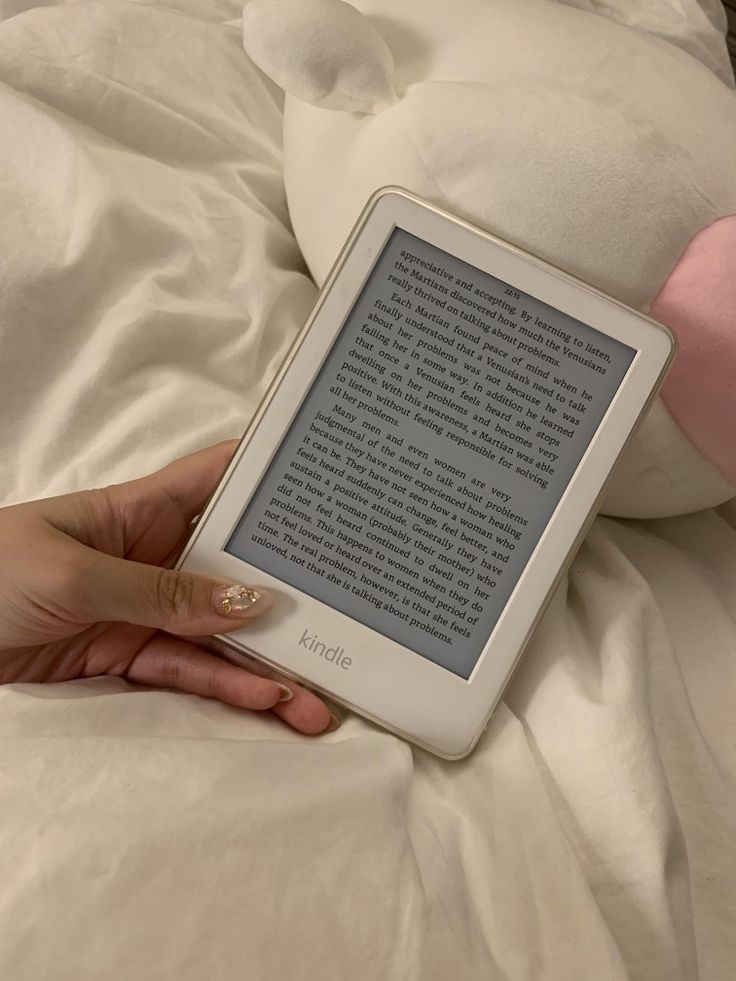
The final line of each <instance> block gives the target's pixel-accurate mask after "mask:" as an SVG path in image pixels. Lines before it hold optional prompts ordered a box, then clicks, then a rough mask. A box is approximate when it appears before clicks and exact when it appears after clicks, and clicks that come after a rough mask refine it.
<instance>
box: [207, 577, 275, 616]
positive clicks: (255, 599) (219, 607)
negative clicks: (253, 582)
mask: <svg viewBox="0 0 736 981" xmlns="http://www.w3.org/2000/svg"><path fill="white" fill-rule="evenodd" d="M265 599H266V594H265V593H259V592H258V590H257V589H251V587H250V586H241V585H240V584H239V583H232V584H231V585H229V586H215V588H214V590H213V591H212V605H213V606H214V608H215V610H216V611H217V613H219V614H220V616H223V617H235V618H237V617H242V616H243V614H244V613H248V614H249V615H251V614H252V615H253V616H255V615H256V614H257V613H260V611H261V606H265V602H264V601H265Z"/></svg>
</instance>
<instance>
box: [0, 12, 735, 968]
mask: <svg viewBox="0 0 736 981" xmlns="http://www.w3.org/2000/svg"><path fill="white" fill-rule="evenodd" d="M550 2H552V0H550ZM586 6H588V7H591V8H592V7H595V6H597V5H596V4H593V3H587V2H586ZM606 6H611V5H606ZM612 7H613V9H614V12H615V11H618V15H619V16H620V18H621V19H622V20H624V21H625V22H629V21H631V20H632V19H633V20H636V17H635V14H634V5H632V4H624V3H623V0H617V3H616V4H614V5H612ZM656 7H657V9H658V11H659V16H660V17H663V14H662V11H669V12H670V14H671V16H669V17H664V18H663V22H662V35H663V36H665V37H667V35H668V34H669V35H674V36H675V38H676V39H677V38H679V42H678V43H681V46H683V47H685V49H686V50H690V51H691V52H693V53H694V55H698V56H700V55H699V52H701V54H702V51H703V50H704V51H707V52H708V54H707V56H705V55H704V56H703V60H704V61H706V63H709V67H711V68H712V69H713V70H715V71H718V70H719V66H721V67H722V51H721V47H720V46H722V43H723V42H722V35H721V34H720V29H721V28H720V26H719V25H721V17H720V13H719V11H718V10H717V9H716V7H715V5H714V4H713V3H711V2H708V3H704V4H703V5H702V7H701V6H698V5H697V4H695V3H694V2H690V3H685V2H683V3H674V2H673V3H663V4H658V5H656ZM654 9H655V5H651V6H650V5H646V4H645V5H640V6H639V11H640V13H639V16H640V17H641V18H643V19H645V20H647V24H646V25H645V27H646V29H651V24H650V22H651V21H652V19H653V13H652V11H654ZM646 11H648V15H647V17H646V18H645V17H644V12H646ZM239 12H240V10H239V5H238V4H237V3H231V2H229V0H208V2H204V0H158V2H146V0H138V2H128V0H126V2H123V0H109V2H77V3H74V2H72V3H66V4H53V5H52V4H48V5H41V4H37V3H33V2H30V0H0V148H1V149H0V214H1V215H2V220H0V378H1V382H2V388H1V390H2V410H3V411H2V414H1V415H0V493H1V494H2V499H3V502H4V503H9V502H11V501H16V500H22V499H27V498H31V497H34V496H41V495H46V494H52V493H58V492H61V491H66V490H71V489H75V488H78V487H82V486H87V485H91V484H102V483H109V482H111V481H115V480H120V479H124V478H127V477H130V476H134V475H137V474H139V473H141V472H144V471H147V470H151V469H153V468H155V467H157V466H159V465H160V464H162V463H164V462H166V461H168V460H169V459H171V458H173V457H175V456H178V455H180V454H182V453H184V452H187V451H189V450H192V449H195V448H198V447H200V446H204V445H207V444H208V443H211V442H213V441H215V440H217V439H220V438H224V437H227V436H234V435H237V434H238V433H239V432H240V431H241V430H242V429H243V427H244V425H245V423H246V422H247V420H248V418H249V416H250V415H251V413H252V412H253V410H254V408H255V406H256V405H257V403H258V401H259V399H260V396H261V395H262V393H263V391H264V389H265V386H266V385H267V383H268V381H269V379H270V377H271V375H272V374H273V372H274V370H275V369H276V366H277V365H278V364H279V362H280V360H281V358H282V357H283V355H284V353H285V351H286V348H287V346H288V344H289V342H290V340H291V338H292V337H293V336H294V333H295V331H296V330H297V329H298V327H299V326H300V324H301V323H302V321H303V319H304V317H305V316H306V314H307V312H308V310H309V309H310V306H311V304H312V302H313V300H314V297H315V295H316V290H315V287H314V285H313V283H312V281H311V280H310V279H309V277H308V275H307V272H306V269H305V267H304V264H303V261H302V257H301V255H300V252H299V249H298V247H297V244H296V242H295V240H294V237H293V234H292V232H291V228H290V224H289V215H288V210H287V207H286V201H285V196H284V189H283V182H282V174H281V99H280V95H279V93H278V92H277V91H276V90H275V89H274V88H273V87H272V86H271V85H270V83H269V82H267V81H266V80H265V79H264V77H263V76H262V75H261V74H260V73H259V72H258V70H257V69H256V68H255V67H254V66H253V65H252V64H250V63H249V61H248V60H247V58H246V57H245V55H244V54H243V51H242V48H241V46H240V38H239V31H238V27H237V25H236V24H231V23H229V22H231V21H233V20H236V19H237V18H238V16H239ZM626 18H628V20H626ZM633 26H637V25H636V24H634V25H633ZM668 39H669V40H673V38H672V36H670V37H669V38H668ZM688 45H689V47H688ZM696 49H697V50H696ZM709 59H710V61H709ZM734 555H736V510H734V505H726V506H724V507H723V508H721V509H718V510H716V511H706V512H701V513H697V514H693V515H688V516H684V517H678V518H670V519H667V520H659V521H620V520H613V519H609V518H600V519H598V520H597V521H596V523H595V525H594V527H593V529H592V531H591V533H590V535H589V536H588V538H587V540H586V542H585V544H584V545H583V547H582V549H581V551H580V553H579V555H578V557H577V558H576V560H575V563H574V564H573V566H572V568H571V570H570V572H569V574H568V575H567V576H566V577H565V579H564V581H563V582H562V583H561V585H560V587H559V589H558V590H557V593H556V595H555V597H554V600H553V602H552V604H551V606H550V608H549V609H548V611H547V613H546V615H545V617H544V620H543V622H542V624H541V627H540V629H539V630H538V632H537V634H536V636H535V638H534V640H533V642H532V644H531V647H530V649H529V651H528V653H527V655H526V657H525V659H524V661H523V663H522V666H521V669H520V671H519V672H518V674H517V676H516V678H515V680H514V682H513V684H512V686H511V687H510V689H509V691H508V693H507V696H506V698H505V699H504V703H503V704H502V706H501V707H500V709H499V710H498V712H497V713H496V714H495V716H494V718H493V721H492V723H491V725H490V726H489V728H488V730H487V731H486V733H485V734H484V736H483V738H482V740H481V743H480V745H479V747H478V749H477V751H476V753H475V754H474V755H473V756H472V757H470V758H469V759H467V760H465V761H463V762H461V763H454V764H451V763H444V762H441V761H439V760H436V759H434V758H432V757H430V756H428V755H426V754H424V753H423V752H420V751H418V750H414V749H411V748H410V747H409V746H407V745H406V744H404V743H402V742H401V741H400V740H398V739H396V738H394V737H393V736H390V735H388V734H385V733H383V732H381V731H379V730H378V729H377V728H375V727H373V726H371V725H369V724H368V723H365V722H363V721H361V720H359V719H357V718H354V717H348V718H346V720H345V722H344V724H343V726H342V727H341V728H340V729H339V730H338V731H337V732H335V733H333V734H331V735H329V736H326V737H322V738H320V739H317V740H309V739H306V738H304V737H300V736H297V735H296V734H295V733H292V732H291V731H289V730H287V729H286V728H285V727H283V726H282V725H281V724H279V723H278V722H277V721H276V720H274V719H271V718H264V717H255V716H252V715H247V714H243V713H240V712H237V711H235V710H233V709H229V708H227V707H225V706H222V705H218V704H215V703H213V702H210V701H206V700H203V699H198V698H195V697H189V696H184V695H178V694H174V693H154V692H150V691H145V690H142V689H137V688H133V687H132V686H129V685H127V684H126V683H124V682H122V681H120V680H117V679H96V680H91V681H85V682H78V683H73V684H66V685H59V686H49V687H44V686H33V685H14V686H8V687H6V688H3V689H0V768H1V775H0V815H1V817H0V879H1V881H2V883H3V888H2V890H0V977H3V978H9V979H10V978H12V979H13V981H37V979H40V978H54V979H55V981H65V979H70V981H71V979H74V981H87V979H89V981H103V979H108V978H109V979H115V981H121V979H126V978H131V979H132V978H135V979H136V981H139V979H144V981H147V979H151V981H153V979H161V978H169V977H171V978H173V977H176V978H178V979H181V981H199V979H202V978H207V979H208V981H209V979H212V981H218V979H223V981H229V979H234V978H248V979H255V978H268V979H272V978H273V979H282V978H308V979H311V978H317V977H319V978H325V979H335V981H338V979H339V981H342V979H345V978H347V977H354V978H359V979H361V981H363V979H376V981H379V979H392V981H393V979H396V981H434V979H444V978H447V977H453V978H456V979H463V981H464V979H476V978H483V979H485V978H504V979H506V978H508V979H513V981H516V979H530V981H531V979H535V981H536V979H540V978H543V979H545V981H547V979H557V978H559V979H565V981H569V979H586V981H587V979H588V978H595V979H596V981H597V979H611V981H623V979H629V978H631V979H642V981H660V979H661V981H677V979H682V981H695V979H697V978H703V979H725V978H729V977H731V976H732V973H733V965H734V964H735V963H736V941H735V940H734V937H733V930H732V923H733V919H734V914H736V885H735V883H736V874H735V873H736V776H735V774H736V739H735V738H734V735H735V732H736V724H735V723H734V719H733V692H734V690H736V562H734Z"/></svg>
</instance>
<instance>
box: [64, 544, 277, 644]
mask: <svg viewBox="0 0 736 981" xmlns="http://www.w3.org/2000/svg"><path fill="white" fill-rule="evenodd" d="M77 549H78V550H83V551H78V552H77V554H76V555H75V582H74V585H73V590H72V589H71V587H70V589H69V590H68V591H70V592H71V591H73V595H74V599H73V602H74V606H75V608H76V618H77V620H78V621H81V622H84V623H96V622H101V621H109V620H112V621H114V622H118V623H121V622H122V623H132V624H135V625H136V626H141V627H155V628H158V629H160V630H166V631H168V632H169V633H174V634H180V635H181V636H184V637H203V636H207V635H210V634H218V633H226V632H229V631H231V630H237V629H239V628H241V627H243V626H245V625H246V624H247V623H248V622H249V621H251V620H253V619H254V618H255V617H257V616H261V615H262V614H264V613H266V612H267V611H268V610H269V609H270V608H271V607H272V606H273V597H272V596H271V595H270V594H269V593H268V592H267V591H265V590H263V589H261V588H259V587H252V586H250V585H248V584H244V583H233V582H231V581H227V580H222V579H211V578H209V577H208V576H200V575H194V574H193V573H190V572H181V571H179V570H176V569H165V568H161V567H160V566H154V565H146V564H144V563H142V562H131V561H130V560H129V559H118V558H116V557H114V556H111V555H106V554H105V553H103V552H96V551H95V550H94V549H89V548H86V547H85V546H83V545H78V546H77Z"/></svg>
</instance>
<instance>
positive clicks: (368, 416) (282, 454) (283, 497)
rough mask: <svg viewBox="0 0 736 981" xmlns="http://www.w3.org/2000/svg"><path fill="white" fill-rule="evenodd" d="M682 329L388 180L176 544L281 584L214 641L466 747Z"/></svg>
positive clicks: (354, 705)
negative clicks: (244, 623)
mask: <svg viewBox="0 0 736 981" xmlns="http://www.w3.org/2000/svg"><path fill="white" fill-rule="evenodd" d="M674 350H675V342H674V338H673V336H672V334H671V333H670V332H669V331H668V330H667V329H666V328H665V327H664V326H662V325H661V324H659V323H657V322H655V321H654V320H651V319H650V318H648V317H646V316H643V315H642V314H640V313H637V312H636V311H635V310H632V309H629V308H628V307H626V306H624V305H622V304H621V303H619V302H617V301H616V300H613V299H611V298H610V297H607V296H605V295H603V294H601V293H599V292H598V291H597V290H595V289H592V288H591V287H589V286H586V285H585V284H583V283H581V282H579V281H577V280H575V279H573V278H572V277H570V276H568V275H566V274H565V273H563V272H561V271H560V270H558V269H555V268H553V267H552V266H550V265H548V264H547V263H545V262H542V261H541V260H539V259H536V258H534V257H533V256H531V255H527V254H526V253H524V252H522V251H521V250H519V249H517V248H515V247H513V246H511V245H508V244H507V243H505V242H503V241H500V240H499V239H497V238H495V237H493V236H492V235H489V234H487V233H486V232H483V231H481V230H480V229H478V228H475V227H473V226H472V225H470V224H468V223H467V222H465V221H461V220H460V219H458V218H455V217H453V216H452V215H449V214H446V213H444V212H443V211H441V210H439V209H438V208H436V207H434V206H433V205H430V204H428V203H426V202H424V201H422V200H420V199H419V198H417V197H415V196H414V195H412V194H409V193H408V192H406V191H403V190H401V189H399V188H385V189H382V190H380V191H378V192H377V193H376V194H375V195H374V196H373V197H372V198H371V200H370V201H369V203H368V205H367V207H366V209H365V211H364V213H363V215H362V216H361V218H360V220H359V221H358V224H357V225H356V227H355V229H354V230H353V232H352V234H351V235H350V238H349V239H348V241H347V243H346V245H345V247H344V249H343V251H342V253H341V254H340V256H339V258H338V260H337V263H336V264H335V267H334V268H333V270H332V272H331V273H330V276H329V277H328V279H327V282H326V283H325V285H324V288H323V289H322V292H321V293H320V296H319V299H318V301H317V304H316V307H315V309H314V311H313V313H312V314H311V316H310V318H309V320H308V321H307V323H306V324H305V326H304V328H303V330H302V331H301V332H300V333H299V335H298V337H297V339H296V341H295V343H294V345H293V347H292V348H291V350H290V352H289V354H288V357H287V358H286V361H285V362H284V364H283V365H282V367H281V369H280V370H279V372H278V374H277V376H276V378H275V379H274V381H273V384H272V385H271V387H270V389H269V391H268V393H267V395H266V397H265V399H264V400H263V402H262V404H261V405H260V406H259V408H258V410H257V412H256V414H255V416H254V418H253V420H252V422H251V424H250V426H249V427H248V429H247V431H246V433H245V435H244V436H243V439H242V442H241V444H240V446H239V448H238V450H237V452H236V453H235V456H234V458H233V460H232V463H231V465H230V467H229V469H228V471H227V473H226V474H225V476H224V478H223V480H222V482H221V484H220V486H219V487H218V488H217V491H216V492H215V494H214V496H213V498H212V500H211V502H210V503H209V505H208V507H207V509H206V511H205V512H204V514H203V515H202V517H201V519H200V521H199V523H198V525H197V528H196V530H195V532H194V534H193V536H192V538H191V540H190V541H189V543H188V545H187V547H186V549H185V550H184V553H183V555H182V558H181V560H180V563H179V567H180V568H182V569H187V570H190V571H192V572H199V573H204V574H208V575H212V576H217V577H231V578H232V579H233V580H234V581H237V582H243V583H247V584H249V585H253V586H255V587H256V588H258V587H259V586H262V587H264V588H266V589H268V590H269V591H271V592H272V593H273V594H275V597H276V604H275V606H274V608H273V610H272V611H271V612H269V613H268V614H267V615H266V616H264V617H263V618H261V619H258V620H257V621H255V622H254V623H253V624H252V625H251V626H248V627H247V629H243V630H240V631H237V632H236V633H231V634H226V635H225V634H224V635H221V636H219V637H218V638H216V641H215V643H216V647H217V649H218V650H220V651H221V652H223V653H225V654H226V656H228V657H231V658H232V659H233V660H235V661H241V663H246V664H247V663H248V662H249V659H251V658H256V659H258V660H259V661H262V662H265V664H266V665H268V666H270V668H271V669H275V671H277V672H279V673H281V674H283V675H284V676H286V677H287V678H295V679H298V680H299V681H300V682H302V683H304V684H305V685H307V686H309V687H310V688H313V689H314V690H316V691H318V692H322V693H324V694H325V695H328V696H329V697H330V698H332V699H334V700H335V701H337V702H339V703H342V704H343V705H345V706H347V707H348V708H351V709H353V710H354V711H356V712H358V713H360V714H361V715H364V716H366V717H367V718H369V719H372V720H373V721H374V722H377V723H379V724H380V725H382V726H385V727H386V728H387V729H390V730H391V731H392V732H395V733H397V734H399V735H401V736H404V737H405V738H407V739H410V740H412V741H414V742H416V743H418V744H419V745H421V746H423V747H425V748H426V749H428V750H430V751H432V752H433V753H436V754H438V755H440V756H443V757H446V758H448V759H456V758H459V757H462V756H464V755H466V754H467V753H468V752H469V751H470V750H471V749H472V747H473V746H474V744H475V742H476V740H477V739H478V737H479V735H480V733H481V732H482V731H483V729H484V727H485V725H486V723H487V721H488V719H489V716H490V714H491V712H492V710H493V708H494V706H495V705H496V703H497V702H498V700H499V698H500V697H501V694H502V692H503V690H504V687H505V685H506V683H507V682H508V680H509V678H510V677H511V674H512V671H513V669H514V666H515V665H516V663H517V661H518V660H519V657H520V655H521V653H522V651H523V650H524V647H525V645H526V643H527V641H528V639H529V637H530V635H531V633H532V631H533V629H534V626H535V624H536V623H537V621H538V619H539V617H540V615H541V613H542V611H543V609H544V607H545V604H546V603H547V601H548V599H549V597H550V595H551V593H552V591H553V590H554V588H555V585H556V584H557V582H558V580H559V579H560V577H561V575H562V573H563V572H564V570H565V569H566V567H567V565H568V564H569V562H570V560H571V558H572V556H573V554H574V552H575V550H576V548H577V547H578V545H579V544H580V542H581V540H582V537H583V534H584V532H585V530H586V528H587V527H588V525H589V523H590V521H591V520H592V518H593V516H594V514H595V510H596V505H597V503H598V502H599V500H600V498H601V495H602V491H603V488H604V485H605V483H606V481H607V479H608V477H609V474H610V473H611V469H612V467H613V465H614V464H615V462H616V460H617V458H618V457H619V455H620V453H621V451H622V449H623V448H624V446H625V445H626V442H627V440H628V439H629V438H630V436H631V434H632V431H633V430H634V428H635V427H636V425H637V423H638V422H639V420H640V419H641V418H642V416H643V414H644V412H645V411H646V409H647V406H648V405H649V403H650V402H651V401H652V399H653V398H654V395H655V393H656V391H657V388H658V386H659V385H660V383H661V381H662V378H663V376H664V373H665V371H666V369H667V367H668V365H669V363H670V361H671V359H672V357H673V355H674Z"/></svg>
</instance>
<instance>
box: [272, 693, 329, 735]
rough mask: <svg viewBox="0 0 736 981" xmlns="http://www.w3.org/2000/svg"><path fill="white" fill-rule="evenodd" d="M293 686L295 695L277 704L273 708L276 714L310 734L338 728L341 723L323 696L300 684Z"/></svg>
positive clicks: (292, 725) (300, 730)
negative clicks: (320, 696) (323, 699)
mask: <svg viewBox="0 0 736 981" xmlns="http://www.w3.org/2000/svg"><path fill="white" fill-rule="evenodd" d="M291 688H292V691H293V692H294V697H293V698H292V699H290V700H289V701H288V702H283V703H282V704H279V705H275V706H274V707H273V709H272V711H273V713H274V715H277V716H278V717H279V718H280V719H283V721H284V722H286V723H288V725H290V726H291V727H292V728H293V729H297V730H298V731H299V732H303V733H305V734H306V735H308V736H316V735H318V734H320V733H323V732H332V731H333V730H335V729H337V727H338V726H339V725H340V721H339V719H338V718H337V716H336V715H334V714H333V713H332V712H330V710H329V709H328V707H327V706H326V705H325V703H324V702H323V701H322V699H321V698H319V697H318V696H317V695H315V694H314V693H313V692H311V691H308V690H307V689H306V688H302V687H300V686H299V685H291Z"/></svg>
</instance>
